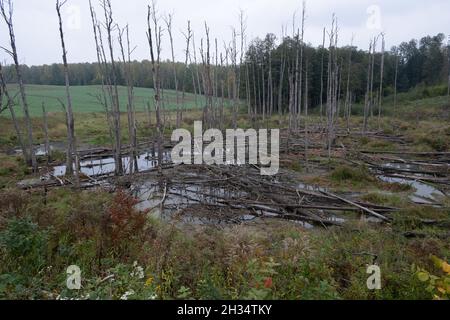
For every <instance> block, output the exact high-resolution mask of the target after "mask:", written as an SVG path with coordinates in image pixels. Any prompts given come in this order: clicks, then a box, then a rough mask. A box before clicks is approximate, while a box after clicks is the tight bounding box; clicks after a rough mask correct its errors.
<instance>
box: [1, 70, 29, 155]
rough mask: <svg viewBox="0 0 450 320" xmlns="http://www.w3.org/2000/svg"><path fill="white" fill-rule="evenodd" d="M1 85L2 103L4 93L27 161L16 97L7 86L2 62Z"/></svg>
mask: <svg viewBox="0 0 450 320" xmlns="http://www.w3.org/2000/svg"><path fill="white" fill-rule="evenodd" d="M0 85H1V89H0V91H1V92H2V94H1V95H0V105H1V104H2V103H3V95H4V96H5V97H6V108H8V109H9V112H10V113H11V119H12V121H13V124H14V130H15V131H16V135H17V140H19V145H20V148H21V149H22V154H23V157H24V160H25V162H26V161H27V159H28V156H27V154H28V150H27V148H26V145H25V142H24V140H23V136H22V131H21V130H20V124H19V121H18V120H17V117H16V112H15V110H14V99H13V98H12V97H11V96H10V95H9V91H8V87H7V86H6V81H5V78H4V77H3V69H2V64H1V63H0Z"/></svg>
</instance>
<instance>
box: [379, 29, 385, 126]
mask: <svg viewBox="0 0 450 320" xmlns="http://www.w3.org/2000/svg"><path fill="white" fill-rule="evenodd" d="M384 51H385V40H384V33H382V34H381V67H380V92H379V94H378V129H381V108H382V104H383V80H384Z"/></svg>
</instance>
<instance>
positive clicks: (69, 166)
mask: <svg viewBox="0 0 450 320" xmlns="http://www.w3.org/2000/svg"><path fill="white" fill-rule="evenodd" d="M65 3H66V1H63V2H60V0H56V12H57V14H58V20H59V35H60V38H61V48H62V51H63V54H62V59H63V64H64V80H65V84H66V99H67V108H66V112H67V161H66V172H67V174H69V175H72V174H73V173H74V159H73V157H74V156H75V155H76V154H77V146H76V137H75V120H74V117H73V109H72V98H71V96H70V79H69V66H68V63H67V51H66V44H65V42H64V31H63V23H62V18H61V8H62V6H63V5H64V4H65ZM78 168H79V165H78V164H77V163H75V181H76V186H77V187H79V186H80V175H79V172H78Z"/></svg>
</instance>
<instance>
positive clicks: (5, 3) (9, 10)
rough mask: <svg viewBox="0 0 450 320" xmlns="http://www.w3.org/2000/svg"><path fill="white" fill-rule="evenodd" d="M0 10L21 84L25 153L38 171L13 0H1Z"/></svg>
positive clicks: (28, 161) (8, 51)
mask: <svg viewBox="0 0 450 320" xmlns="http://www.w3.org/2000/svg"><path fill="white" fill-rule="evenodd" d="M0 11H1V13H2V16H3V19H4V21H5V23H6V25H7V27H8V31H9V40H10V45H11V50H8V49H6V48H3V49H4V50H5V51H6V52H7V53H8V54H9V55H10V56H11V57H12V58H13V60H14V67H15V71H16V76H17V82H18V84H19V91H20V97H21V100H22V107H23V113H24V116H25V123H26V127H27V138H28V141H27V142H28V152H27V153H26V154H25V157H26V159H27V164H28V165H30V166H32V168H33V171H34V172H37V171H38V164H37V159H36V153H35V150H34V145H33V127H32V124H31V118H30V112H29V106H28V100H27V95H26V92H25V84H24V82H23V77H22V71H21V68H20V62H19V56H18V53H17V47H16V37H15V34H14V24H13V4H12V1H11V0H0Z"/></svg>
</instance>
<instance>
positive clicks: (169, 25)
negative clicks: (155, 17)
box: [164, 14, 182, 129]
mask: <svg viewBox="0 0 450 320" xmlns="http://www.w3.org/2000/svg"><path fill="white" fill-rule="evenodd" d="M164 20H165V22H166V26H167V33H168V34H169V40H170V52H171V55H172V71H173V79H174V82H175V94H176V98H177V120H176V127H177V129H178V128H179V127H180V125H181V113H182V111H181V110H180V95H179V92H178V75H177V66H176V63H175V51H174V47H173V35H172V23H173V15H172V14H169V15H168V16H167V17H166V18H165V19H164Z"/></svg>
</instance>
